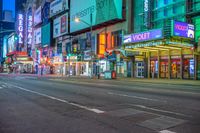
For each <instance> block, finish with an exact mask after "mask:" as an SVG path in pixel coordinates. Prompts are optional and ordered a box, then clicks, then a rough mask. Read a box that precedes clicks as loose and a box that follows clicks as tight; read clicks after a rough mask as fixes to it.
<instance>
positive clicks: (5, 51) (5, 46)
mask: <svg viewBox="0 0 200 133" xmlns="http://www.w3.org/2000/svg"><path fill="white" fill-rule="evenodd" d="M7 38H8V36H4V37H3V58H5V57H6V54H7V53H8V50H7Z"/></svg>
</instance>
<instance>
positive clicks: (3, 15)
mask: <svg viewBox="0 0 200 133" xmlns="http://www.w3.org/2000/svg"><path fill="white" fill-rule="evenodd" d="M3 5H4V4H3V0H1V2H0V62H1V63H2V62H3V61H4V59H3V57H2V56H3V55H2V53H3V38H4V36H6V35H9V34H10V33H11V32H13V31H14V29H15V27H14V22H13V21H12V15H11V14H12V12H10V11H4V10H3ZM8 30H9V31H8ZM11 30H12V31H11ZM5 31H6V32H5Z"/></svg>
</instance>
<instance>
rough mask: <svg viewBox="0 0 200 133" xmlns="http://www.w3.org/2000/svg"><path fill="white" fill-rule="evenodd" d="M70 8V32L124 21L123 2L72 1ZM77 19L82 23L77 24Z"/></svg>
mask: <svg viewBox="0 0 200 133" xmlns="http://www.w3.org/2000/svg"><path fill="white" fill-rule="evenodd" d="M80 3H84V4H80ZM70 6H71V9H70V20H71V21H70V27H71V28H70V32H75V31H78V30H82V29H85V28H88V27H90V26H91V25H98V24H101V23H104V22H107V21H110V20H114V19H122V0H72V1H71V3H70ZM91 14H92V17H91ZM75 18H80V22H79V23H77V22H75V21H74V20H75ZM91 20H92V21H91Z"/></svg>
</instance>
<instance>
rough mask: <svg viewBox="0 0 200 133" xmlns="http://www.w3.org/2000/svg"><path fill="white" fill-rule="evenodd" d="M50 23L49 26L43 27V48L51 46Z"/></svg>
mask: <svg viewBox="0 0 200 133" xmlns="http://www.w3.org/2000/svg"><path fill="white" fill-rule="evenodd" d="M50 27H51V26H50V23H48V24H47V25H44V26H42V46H43V47H44V46H46V45H48V46H49V45H50V39H51V38H50V37H51V36H50V33H51V31H50Z"/></svg>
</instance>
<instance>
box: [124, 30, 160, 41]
mask: <svg viewBox="0 0 200 133" xmlns="http://www.w3.org/2000/svg"><path fill="white" fill-rule="evenodd" d="M162 37H163V34H162V29H155V30H150V31H145V32H141V33H134V34H130V35H125V36H124V43H136V42H143V41H149V40H154V39H160V38H162Z"/></svg>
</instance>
